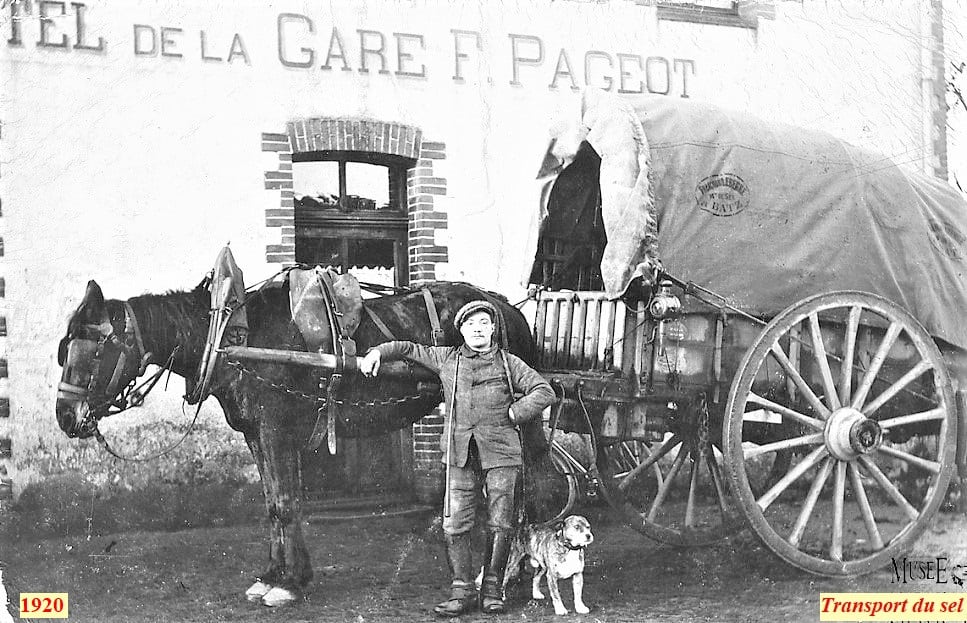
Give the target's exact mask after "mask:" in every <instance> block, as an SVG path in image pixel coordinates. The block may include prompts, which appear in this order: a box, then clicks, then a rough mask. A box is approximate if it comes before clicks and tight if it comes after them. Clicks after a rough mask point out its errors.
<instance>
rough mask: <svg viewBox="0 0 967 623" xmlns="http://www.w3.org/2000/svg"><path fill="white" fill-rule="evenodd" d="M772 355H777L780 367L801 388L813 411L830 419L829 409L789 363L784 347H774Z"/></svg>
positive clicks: (777, 344) (774, 345) (776, 344)
mask: <svg viewBox="0 0 967 623" xmlns="http://www.w3.org/2000/svg"><path fill="white" fill-rule="evenodd" d="M772 354H773V355H775V357H776V361H778V362H779V365H781V366H782V367H783V369H785V371H786V374H788V375H789V376H790V377H792V381H793V382H794V383H795V384H796V387H798V388H799V391H800V392H802V395H803V398H805V399H806V401H807V402H809V404H810V405H812V407H813V409H815V410H816V411H817V412H818V413H819V414H821V415H822V416H823V418H827V417H829V408H828V407H827V406H826V405H824V404H823V403H822V402H821V401H820V400H819V398H817V397H816V394H814V393H813V390H812V389H811V388H810V387H809V385H808V384H806V381H805V379H803V378H802V375H801V374H799V370H796V368H795V367H794V366H793V365H792V363H791V362H790V361H789V358H788V357H786V353H785V352H784V351H783V350H782V346H779V343H778V342H776V343H775V344H773V345H772Z"/></svg>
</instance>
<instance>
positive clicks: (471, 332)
mask: <svg viewBox="0 0 967 623" xmlns="http://www.w3.org/2000/svg"><path fill="white" fill-rule="evenodd" d="M460 334H461V335H463V341H464V342H466V343H467V346H469V347H470V349H471V350H477V351H485V350H488V349H489V348H490V341H491V339H493V337H494V321H493V320H492V319H491V318H490V314H488V313H487V312H485V311H478V312H474V313H472V314H470V315H469V316H468V317H467V319H466V320H464V321H463V324H462V325H460Z"/></svg>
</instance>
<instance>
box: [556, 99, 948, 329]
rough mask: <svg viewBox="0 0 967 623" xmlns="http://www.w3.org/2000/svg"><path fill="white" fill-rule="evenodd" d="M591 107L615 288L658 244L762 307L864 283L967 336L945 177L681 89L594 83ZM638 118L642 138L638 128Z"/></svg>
mask: <svg viewBox="0 0 967 623" xmlns="http://www.w3.org/2000/svg"><path fill="white" fill-rule="evenodd" d="M632 113H633V117H634V118H633V119H632V118H630V115H631V114H632ZM581 117H582V121H581V123H580V124H577V125H578V126H579V127H581V128H582V131H583V134H579V135H578V137H577V138H584V139H586V140H587V141H588V142H589V143H590V144H591V146H592V147H594V148H595V150H596V151H598V153H599V155H600V156H601V159H602V160H601V182H602V215H603V218H604V223H605V230H606V233H607V237H608V244H607V247H606V249H605V253H604V259H603V260H602V264H601V270H602V276H603V278H604V282H605V288H606V290H607V293H608V295H609V296H612V297H616V296H620V295H621V294H622V293H623V292H624V290H625V289H626V288H627V287H628V284H629V283H630V281H631V280H632V279H633V278H634V277H635V276H636V275H637V274H638V273H639V271H643V270H645V268H646V267H647V266H648V259H649V257H648V256H650V255H651V254H653V253H654V254H657V257H658V258H659V259H660V261H661V262H662V264H663V266H664V268H665V270H666V271H667V272H668V273H670V274H672V275H674V276H675V277H677V278H679V279H682V280H687V281H692V282H695V283H697V284H699V285H701V286H704V287H706V288H709V289H711V290H713V291H715V292H716V293H718V294H721V295H723V296H725V297H727V299H728V300H729V301H730V302H731V303H732V304H734V305H736V306H737V307H739V308H741V309H744V310H745V311H748V312H750V313H754V314H757V315H762V316H770V315H774V314H775V313H777V312H779V311H781V310H782V309H784V308H785V307H787V306H789V305H791V304H793V303H795V302H796V301H798V300H800V299H802V298H804V297H806V296H809V295H812V294H818V293H821V292H828V291H833V290H863V291H867V292H872V293H875V294H879V295H881V296H883V297H886V298H888V299H890V300H892V301H894V302H895V303H898V304H899V305H901V306H902V307H904V308H906V309H907V310H909V311H910V312H911V313H913V315H914V316H915V317H916V318H917V319H918V320H919V321H920V322H921V323H922V324H923V325H924V326H925V327H926V328H927V330H928V331H929V332H930V333H931V334H933V335H934V336H935V337H938V338H941V339H944V340H946V341H948V342H950V343H952V344H955V345H957V346H960V347H963V348H967V322H964V321H963V316H964V313H965V311H967V259H965V258H967V203H965V201H964V199H963V198H962V197H961V195H959V193H958V192H957V191H956V190H954V189H953V188H951V187H950V186H949V185H947V184H946V182H944V181H943V180H938V179H934V178H930V177H927V176H925V175H921V174H918V173H915V172H913V171H910V170H906V169H903V168H901V167H898V166H897V165H896V164H895V163H894V162H893V161H892V160H891V159H890V158H888V157H885V156H882V155H878V154H875V153H872V152H870V151H867V150H864V149H860V148H858V147H855V146H852V145H849V144H847V143H844V142H843V141H841V140H838V139H836V138H834V137H832V136H831V135H828V134H825V133H822V132H816V131H810V130H804V129H801V128H796V127H792V126H788V125H783V124H778V123H769V122H765V121H762V120H759V119H756V118H754V117H752V116H750V115H747V114H744V113H738V112H732V111H725V110H722V109H719V108H715V107H713V106H711V105H707V104H703V103H697V102H692V101H684V100H681V99H676V98H669V97H657V96H656V97H647V98H641V99H636V100H631V101H628V100H618V99H617V98H615V97H613V96H606V97H605V96H600V95H595V96H592V98H591V99H590V100H589V98H588V96H587V94H586V95H585V98H584V103H583V105H582V114H581ZM639 123H640V126H637V124H639ZM596 126H597V127H596ZM602 126H605V128H604V129H603V128H602ZM636 126H637V128H636ZM639 128H640V130H643V132H644V137H645V139H646V140H644V141H641V140H635V139H634V137H633V136H631V134H634V133H635V132H636V131H640V130H639ZM622 134H625V135H627V136H624V137H622V136H621V135H622ZM573 139H574V137H572V142H573ZM560 142H561V141H559V143H560ZM565 142H566V141H565ZM558 151H561V152H566V151H567V147H566V146H565V147H561V145H560V144H559V145H558ZM549 155H550V152H549ZM566 155H567V154H565V157H564V158H562V160H564V163H565V164H566V162H567V158H566ZM551 160H553V158H551ZM609 160H610V163H609ZM551 168H553V167H549V166H548V162H547V161H545V165H544V168H543V169H542V173H544V177H543V182H544V183H545V189H546V188H547V182H548V181H549V180H552V179H553V178H554V177H555V174H554V172H553V171H551V170H550V169H551ZM649 169H650V170H649ZM559 170H560V169H558V172H559ZM606 178H607V180H608V181H606ZM615 180H617V182H616V181H615ZM616 183H617V185H618V186H619V187H620V188H615V184H616ZM606 185H611V186H612V188H611V190H608V189H607V188H606ZM544 196H545V199H546V196H547V192H546V190H545V194H544ZM652 201H653V203H654V205H653V207H652V206H650V205H649V204H650V203H651V202H652ZM552 209H553V208H552ZM650 212H653V217H654V221H655V222H654V223H653V224H651V225H649V223H648V219H649V216H650V214H649V213H650ZM654 227H657V245H655V244H654V243H650V242H649V241H648V240H647V238H648V236H649V233H648V232H649V228H651V229H654Z"/></svg>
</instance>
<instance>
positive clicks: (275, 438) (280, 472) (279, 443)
mask: <svg viewBox="0 0 967 623" xmlns="http://www.w3.org/2000/svg"><path fill="white" fill-rule="evenodd" d="M267 412H268V410H265V411H263V419H262V421H261V422H260V423H259V435H258V439H257V440H256V444H250V447H251V446H252V445H257V449H258V451H259V454H260V455H261V457H262V462H261V470H260V471H261V475H262V489H263V491H264V492H265V505H266V510H267V512H268V515H269V524H270V528H269V566H268V569H267V570H266V572H265V573H264V574H263V575H262V576H261V578H260V581H261V582H262V583H263V584H264V585H267V586H270V587H271V588H270V589H269V590H268V591H267V592H266V593H265V594H264V595H262V598H261V602H262V604H263V605H266V606H281V605H285V604H287V603H291V602H292V601H295V600H296V599H298V598H299V596H300V595H301V593H302V591H303V590H304V589H305V587H306V586H307V585H308V584H309V582H310V581H311V580H312V565H311V563H310V561H309V550H308V549H307V548H306V545H305V539H304V537H303V534H302V504H301V496H302V485H301V481H300V477H299V465H298V461H299V442H298V439H299V437H298V436H295V437H294V436H293V435H292V434H291V431H288V430H286V429H285V427H284V426H282V425H280V423H278V422H276V421H274V420H273V419H272V418H270V417H266V416H265V414H266V413H267ZM267 420H268V421H267Z"/></svg>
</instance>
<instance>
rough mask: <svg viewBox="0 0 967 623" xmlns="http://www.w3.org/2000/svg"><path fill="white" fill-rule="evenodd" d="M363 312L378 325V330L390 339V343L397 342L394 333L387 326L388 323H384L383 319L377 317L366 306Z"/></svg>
mask: <svg viewBox="0 0 967 623" xmlns="http://www.w3.org/2000/svg"><path fill="white" fill-rule="evenodd" d="M363 311H365V312H366V315H367V316H369V319H370V320H372V321H373V324H374V325H376V328H377V329H379V331H380V333H382V334H383V335H384V336H385V337H387V338H389V339H390V341H394V340H396V336H395V335H393V332H392V331H390V330H389V327H387V326H386V323H385V322H383V320H382V318H380V317H379V316H377V315H376V312H374V311H373V310H371V309H370V308H368V307H366V306H365V305H363Z"/></svg>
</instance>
